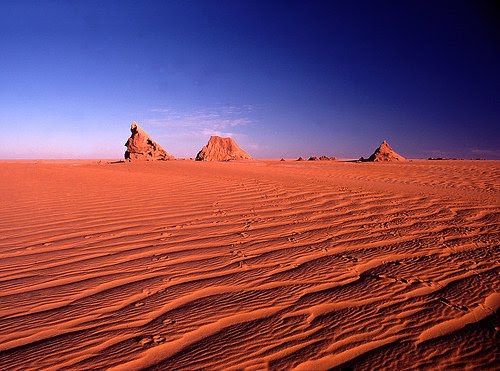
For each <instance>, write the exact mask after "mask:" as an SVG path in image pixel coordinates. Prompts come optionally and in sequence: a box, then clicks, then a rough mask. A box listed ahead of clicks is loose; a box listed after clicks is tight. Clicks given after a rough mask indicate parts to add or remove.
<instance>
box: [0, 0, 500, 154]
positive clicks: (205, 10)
mask: <svg viewBox="0 0 500 371" xmlns="http://www.w3.org/2000/svg"><path fill="white" fill-rule="evenodd" d="M492 4H494V2H491V3H486V2H481V1H472V0H471V1H469V2H461V1H445V2H441V1H334V0H332V1H326V2H320V1H283V2H281V1H263V2H258V1H248V2H246V1H234V0H230V1H215V0H214V1H158V2H155V1H95V2H94V1H31V2H25V1H18V0H16V1H5V0H2V1H1V2H0V113H1V115H0V128H1V129H2V133H3V135H4V138H3V140H2V145H1V146H0V158H86V157H92V158H119V157H121V156H123V152H124V149H125V148H124V147H123V144H124V143H125V141H126V139H127V138H128V136H129V127H130V123H131V122H132V121H134V120H135V121H137V122H139V124H141V125H142V126H143V128H144V129H145V130H146V131H148V132H149V133H150V134H151V136H152V137H153V138H154V139H156V140H157V141H158V142H159V143H160V144H161V145H163V147H164V148H165V149H166V150H167V151H169V152H170V153H172V154H173V155H174V156H178V157H193V156H195V155H196V152H197V151H198V150H199V149H200V148H201V146H202V145H203V144H205V143H206V141H207V140H208V138H209V136H210V135H212V134H218V133H221V134H223V135H232V136H233V137H235V138H236V139H237V141H238V142H239V143H240V145H241V146H242V147H244V148H245V149H247V151H248V152H249V153H251V154H252V155H254V156H255V157H261V158H269V157H277V158H279V157H297V156H299V155H302V156H309V155H323V154H325V155H334V156H337V157H343V158H357V157H360V156H365V157H366V156H368V155H370V154H371V152H373V150H374V149H375V148H376V147H377V146H378V144H379V143H380V142H381V141H382V140H383V139H387V140H388V141H389V144H391V145H392V146H393V147H394V149H395V150H396V151H398V152H399V153H400V154H402V155H405V156H407V157H410V158H426V157H430V156H433V157H437V156H441V157H463V158H476V157H483V158H494V159H499V158H500V134H499V132H500V130H499V126H500V125H499V122H500V72H499V71H500V67H499V66H500V32H499V28H498V25H496V24H499V23H500V22H499V19H498V15H499V13H498V9H496V8H495V7H494V6H493V5H492Z"/></svg>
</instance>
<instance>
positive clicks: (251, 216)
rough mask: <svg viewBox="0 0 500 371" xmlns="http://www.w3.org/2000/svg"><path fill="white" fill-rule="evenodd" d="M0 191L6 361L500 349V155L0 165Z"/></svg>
mask: <svg viewBox="0 0 500 371" xmlns="http://www.w3.org/2000/svg"><path fill="white" fill-rule="evenodd" d="M0 199H1V208H0V369H2V370H10V369H19V370H28V369H46V368H70V369H100V368H113V367H116V368H118V369H123V370H130V369H138V368H145V367H151V368H152V369H169V370H172V369H194V368H208V369H228V368H247V369H266V368H268V369H280V370H281V369H294V368H296V369H306V370H311V369H328V368H332V367H351V368H354V369H381V368H391V369H405V368H422V367H423V368H425V367H432V368H436V367H440V368H447V367H461V368H463V367H465V366H472V367H476V368H478V369H487V368H490V369H492V368H494V365H495V364H498V358H497V356H496V354H497V353H498V348H497V345H496V344H497V343H496V342H497V341H498V331H499V327H498V326H499V325H498V323H496V322H495V313H496V312H497V311H498V308H499V306H500V294H499V290H500V281H499V277H500V276H499V271H498V269H499V267H500V262H499V258H500V249H499V245H500V233H499V232H500V209H499V206H500V162H499V161H413V162H408V163H401V164H369V163H361V164H356V163H342V162H325V163H319V162H304V163H302V162H301V163H298V162H295V161H285V162H279V161H254V162H244V163H237V162H231V163H200V162H193V161H182V160H179V161H171V162H161V163H142V164H137V163H119V164H109V163H104V162H102V163H97V162H95V161H94V162H92V161H59V162H57V161H39V162H22V161H19V162H6V161H4V162H0ZM497 313H498V312H497Z"/></svg>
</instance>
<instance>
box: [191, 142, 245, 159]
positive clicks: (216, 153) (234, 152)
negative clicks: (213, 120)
mask: <svg viewBox="0 0 500 371" xmlns="http://www.w3.org/2000/svg"><path fill="white" fill-rule="evenodd" d="M250 159H252V156H250V155H249V154H248V153H246V152H245V151H244V150H243V149H241V147H240V146H239V145H238V144H237V143H236V142H235V141H234V140H233V139H232V138H221V137H218V136H211V137H210V140H209V141H208V144H207V145H206V146H203V148H202V149H201V151H200V152H198V154H197V155H196V161H231V160H250Z"/></svg>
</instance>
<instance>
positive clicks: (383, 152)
mask: <svg viewBox="0 0 500 371" xmlns="http://www.w3.org/2000/svg"><path fill="white" fill-rule="evenodd" d="M360 160H361V159H360ZM361 161H372V162H387V161H406V158H404V157H403V156H401V155H399V154H397V153H396V152H394V150H393V149H392V148H391V147H390V146H389V145H388V144H387V142H386V141H385V140H384V141H383V142H382V144H381V145H380V147H378V148H377V149H376V150H375V152H373V154H372V155H371V156H370V157H368V159H366V160H365V159H363V160H361Z"/></svg>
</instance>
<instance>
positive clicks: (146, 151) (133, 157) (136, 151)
mask: <svg viewBox="0 0 500 371" xmlns="http://www.w3.org/2000/svg"><path fill="white" fill-rule="evenodd" d="M130 131H131V132H132V134H131V135H130V138H128V140H127V143H125V146H126V147H127V150H126V151H125V160H129V161H141V160H142V161H154V160H173V159H174V158H175V157H174V156H172V155H170V154H169V153H168V152H167V151H165V150H164V149H163V148H162V146H160V145H159V144H158V143H156V142H155V141H154V140H153V139H151V137H150V136H149V135H148V133H146V132H145V131H144V130H142V128H141V127H140V126H139V125H138V124H137V123H136V122H133V123H132V126H131V127H130Z"/></svg>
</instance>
